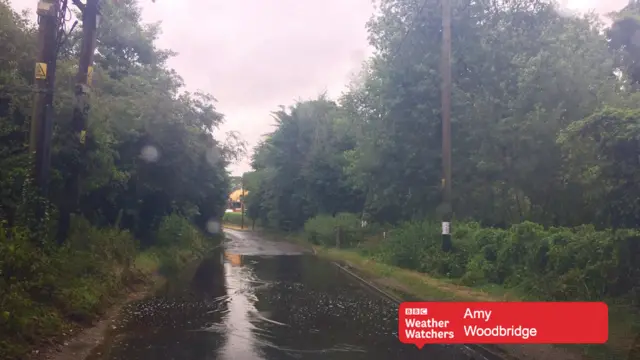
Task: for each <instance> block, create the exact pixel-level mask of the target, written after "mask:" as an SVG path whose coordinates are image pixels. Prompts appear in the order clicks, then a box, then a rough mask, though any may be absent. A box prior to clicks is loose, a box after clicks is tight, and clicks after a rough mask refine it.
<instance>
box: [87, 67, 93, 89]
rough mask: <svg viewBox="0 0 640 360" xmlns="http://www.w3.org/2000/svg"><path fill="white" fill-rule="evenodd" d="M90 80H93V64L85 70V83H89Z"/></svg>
mask: <svg viewBox="0 0 640 360" xmlns="http://www.w3.org/2000/svg"><path fill="white" fill-rule="evenodd" d="M91 81H93V66H89V69H88V70H87V85H91Z"/></svg>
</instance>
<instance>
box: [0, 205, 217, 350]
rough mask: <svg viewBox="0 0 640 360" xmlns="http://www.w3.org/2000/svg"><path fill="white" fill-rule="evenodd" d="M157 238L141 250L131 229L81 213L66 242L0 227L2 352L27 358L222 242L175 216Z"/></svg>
mask: <svg viewBox="0 0 640 360" xmlns="http://www.w3.org/2000/svg"><path fill="white" fill-rule="evenodd" d="M157 237H158V241H157V244H158V245H157V246H156V247H154V248H149V249H144V250H142V251H141V250H140V249H139V247H138V244H137V241H136V240H135V239H134V238H133V236H131V234H130V233H128V232H126V231H120V230H116V229H110V228H107V229H99V228H95V227H92V226H90V225H89V224H88V223H87V222H86V221H84V220H82V219H79V220H78V219H76V220H75V221H74V223H73V226H72V232H71V234H70V237H69V239H68V240H67V242H66V243H65V244H64V246H62V247H57V246H52V245H49V244H47V243H46V242H45V243H39V244H38V243H34V241H33V238H32V237H31V236H30V234H29V233H28V232H27V231H24V230H22V229H19V228H13V229H11V230H10V231H8V230H5V229H2V228H0V289H1V290H2V291H1V292H0V358H1V359H20V358H24V356H25V355H26V354H28V353H29V352H30V351H31V350H33V349H37V348H40V347H42V346H46V344H47V343H52V342H54V343H55V342H57V341H62V339H64V338H66V337H68V336H69V335H71V334H72V333H75V332H77V331H78V330H79V329H81V328H83V327H86V326H89V325H91V324H92V323H93V322H95V321H96V320H97V319H99V318H100V317H101V316H102V315H104V314H105V312H106V310H107V309H109V308H110V307H111V306H112V305H114V304H116V303H118V302H120V301H122V299H123V297H124V296H125V295H126V294H127V293H129V292H132V291H144V290H145V289H150V288H153V287H154V286H155V285H158V284H160V283H161V282H162V280H163V278H165V277H167V276H171V275H172V274H175V273H177V272H178V271H180V269H181V268H183V267H184V265H185V264H187V263H188V262H190V261H192V260H194V259H196V258H198V257H200V256H202V255H203V254H204V253H206V252H207V251H208V249H210V248H212V247H213V246H216V245H217V244H218V243H219V240H218V239H212V238H210V237H208V236H205V235H203V234H202V233H200V232H199V231H198V230H197V229H195V228H194V227H192V225H191V224H190V223H189V222H188V221H187V220H185V219H183V218H180V217H178V216H169V217H167V218H165V219H164V221H162V223H161V225H160V227H159V229H158V235H157Z"/></svg>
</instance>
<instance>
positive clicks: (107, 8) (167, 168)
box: [0, 0, 243, 358]
mask: <svg viewBox="0 0 640 360" xmlns="http://www.w3.org/2000/svg"><path fill="white" fill-rule="evenodd" d="M101 5H102V6H101V13H102V17H101V22H100V26H99V29H98V46H97V50H96V58H95V69H94V75H93V83H92V85H93V91H92V94H91V110H90V113H89V114H90V115H89V123H88V124H89V128H88V134H87V142H86V151H87V153H86V156H79V155H80V154H78V153H77V151H76V150H75V149H76V148H77V147H75V146H72V145H73V144H72V143H71V142H72V141H75V140H74V136H73V134H72V130H71V114H72V109H73V103H74V97H73V91H74V78H75V72H76V71H77V59H78V51H79V47H80V39H81V29H80V27H77V28H76V29H75V30H74V31H73V32H72V33H71V34H70V35H69V37H68V38H67V41H66V42H65V43H64V44H63V45H62V47H61V49H60V51H59V59H58V62H57V79H56V84H55V87H56V88H55V93H54V102H55V103H54V107H55V114H54V124H53V140H52V144H53V146H52V151H51V155H52V156H51V164H52V169H51V170H52V174H51V179H50V184H49V193H48V194H46V196H45V197H44V198H42V197H41V196H39V195H38V192H37V190H36V189H34V187H33V186H32V184H33V181H32V179H31V174H32V164H31V163H32V157H31V155H30V154H29V152H28V144H27V143H28V139H29V127H30V122H31V113H32V98H33V91H32V83H33V80H32V79H33V76H34V74H33V71H34V70H33V69H34V59H35V54H36V53H35V50H36V25H35V24H33V23H31V22H29V21H28V20H27V17H26V16H25V15H24V14H17V13H15V12H14V11H13V10H12V9H11V7H10V6H9V4H8V2H7V1H6V0H0V309H1V311H0V358H12V357H20V356H21V355H23V354H24V351H26V350H27V349H28V348H29V347H30V346H33V345H35V344H37V343H38V341H39V340H40V339H41V338H42V337H43V336H51V335H59V334H61V333H62V331H61V329H62V328H63V327H64V326H65V325H64V324H65V323H66V322H65V321H66V320H74V321H88V320H91V319H93V318H94V317H95V316H96V315H97V314H99V313H100V311H102V310H103V309H104V308H105V306H106V305H108V303H109V302H110V299H112V298H113V296H115V295H116V294H117V293H118V291H120V290H121V288H122V287H123V286H125V285H130V284H131V283H132V281H134V280H135V278H136V277H137V275H132V274H134V273H135V272H136V270H135V267H137V268H139V269H140V268H143V269H146V270H148V272H149V273H150V272H155V271H160V272H163V273H169V272H171V271H172V270H175V269H177V268H179V267H180V266H181V264H182V263H184V262H185V261H186V259H187V258H189V256H192V255H194V254H193V253H194V250H197V249H201V250H202V249H205V248H206V246H205V245H206V244H204V243H205V242H206V241H205V239H204V238H203V236H202V234H201V233H200V232H199V230H197V229H195V228H194V227H193V226H192V225H191V224H193V223H195V224H197V225H199V226H200V227H201V228H202V229H205V230H212V229H214V230H216V231H217V230H218V227H216V226H215V225H216V223H219V221H220V219H221V218H222V215H223V211H224V207H225V203H226V200H227V199H226V198H227V194H228V190H229V187H230V182H229V176H228V174H227V171H226V170H225V169H226V166H227V165H228V164H229V163H230V162H231V161H234V160H236V159H237V157H238V156H241V155H242V150H243V149H242V147H243V144H242V142H241V141H240V140H239V139H238V137H237V136H236V135H235V134H227V137H226V138H222V139H220V134H217V133H216V129H217V127H218V126H219V125H220V124H221V122H222V121H223V116H222V114H220V113H219V112H218V111H216V108H215V106H214V103H215V99H214V98H213V97H212V96H211V95H208V94H203V93H189V92H186V91H184V89H183V88H182V87H183V82H182V79H181V78H180V77H179V76H178V75H177V74H176V73H175V72H174V71H173V70H172V69H169V68H168V67H167V66H166V61H167V59H168V58H169V57H170V56H172V55H173V53H172V52H171V51H167V50H162V49H158V48H156V46H155V45H154V41H155V40H156V38H157V36H158V34H159V31H160V28H159V25H157V24H150V25H145V24H142V23H141V18H140V9H139V7H138V5H137V3H136V1H135V0H126V1H117V2H115V1H101ZM214 135H215V137H214ZM76 167H79V168H80V169H81V182H80V184H79V192H80V199H79V203H78V204H77V205H76V204H74V203H72V202H70V199H72V196H71V194H72V193H74V192H75V189H74V188H73V182H72V181H70V180H71V176H72V172H71V171H70V169H72V168H76ZM42 204H44V205H45V206H46V209H47V211H46V216H45V219H44V220H42V219H39V218H38V217H37V216H36V214H37V213H36V211H35V208H38V207H41V206H42ZM70 214H72V216H67V215H70ZM69 223H70V224H71V226H70V231H67V230H68V229H69V226H67V225H68V224H69ZM141 249H142V250H145V251H144V252H143V253H142V254H141V253H140V250H141ZM136 259H137V260H136ZM134 262H138V264H135V265H136V266H135V267H134V266H133V265H134ZM158 267H160V268H159V269H158Z"/></svg>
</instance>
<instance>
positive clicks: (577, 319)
mask: <svg viewBox="0 0 640 360" xmlns="http://www.w3.org/2000/svg"><path fill="white" fill-rule="evenodd" d="M398 319H399V324H398V337H399V338H400V341H402V342H403V343H405V344H415V345H417V346H418V347H419V348H422V346H424V345H425V344H602V343H605V342H607V339H608V337H609V308H608V307H607V304H605V303H603V302H468V303H467V302H404V303H402V304H400V309H399V314H398Z"/></svg>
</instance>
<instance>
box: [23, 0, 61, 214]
mask: <svg viewBox="0 0 640 360" xmlns="http://www.w3.org/2000/svg"><path fill="white" fill-rule="evenodd" d="M59 13H60V3H59V1H58V0H40V1H38V10H37V15H38V55H37V57H36V64H35V76H34V77H35V79H34V88H35V94H34V96H33V114H32V117H31V129H30V134H29V151H30V152H31V154H33V156H34V165H35V166H34V169H33V177H34V179H35V182H36V184H37V185H38V187H39V189H40V195H41V196H42V197H46V196H47V191H48V184H49V168H50V162H51V151H50V150H51V131H52V121H53V91H54V85H55V73H56V55H57V47H58V21H59V19H58V18H59ZM38 217H40V216H38Z"/></svg>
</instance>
